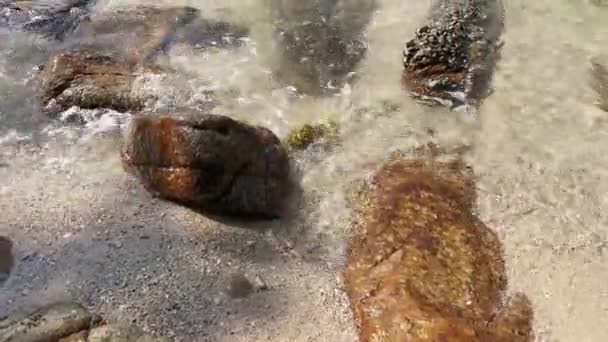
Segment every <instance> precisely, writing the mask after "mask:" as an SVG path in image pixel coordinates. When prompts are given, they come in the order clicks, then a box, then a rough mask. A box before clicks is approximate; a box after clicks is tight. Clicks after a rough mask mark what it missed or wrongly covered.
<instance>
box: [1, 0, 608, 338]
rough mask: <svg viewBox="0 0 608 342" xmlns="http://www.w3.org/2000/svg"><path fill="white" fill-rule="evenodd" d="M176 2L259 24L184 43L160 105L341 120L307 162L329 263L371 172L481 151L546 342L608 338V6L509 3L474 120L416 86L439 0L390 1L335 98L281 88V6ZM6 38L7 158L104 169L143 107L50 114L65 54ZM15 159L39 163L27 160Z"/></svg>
mask: <svg viewBox="0 0 608 342" xmlns="http://www.w3.org/2000/svg"><path fill="white" fill-rule="evenodd" d="M165 2H166V3H171V4H173V5H176V4H184V5H190V6H194V7H198V8H200V9H201V10H202V11H203V14H204V15H207V16H209V17H213V18H216V17H220V18H223V19H227V20H231V21H234V22H238V23H243V24H245V25H247V26H249V27H250V28H251V30H252V34H251V37H250V39H249V40H248V41H247V44H245V45H244V46H242V47H239V48H238V49H234V50H211V51H208V52H205V53H201V52H197V51H193V50H191V49H189V48H187V47H184V46H175V47H174V48H172V50H171V51H170V52H169V56H168V60H169V63H170V64H171V66H172V67H174V68H175V69H177V70H178V71H179V76H178V77H175V76H166V77H158V76H157V77H152V78H150V79H142V80H141V88H142V89H143V91H147V92H154V93H157V94H160V99H159V101H158V102H157V103H154V104H151V107H153V108H155V109H161V110H162V109H163V108H171V106H172V104H174V103H176V102H179V103H182V104H185V105H188V106H194V107H196V106H197V105H198V104H199V103H202V102H204V100H205V97H206V96H207V94H208V92H209V91H218V92H219V93H220V94H222V95H221V99H220V104H219V106H217V107H215V108H214V109H213V110H212V112H213V113H218V114H225V115H230V116H232V117H235V118H238V119H241V120H245V121H248V122H251V123H254V124H259V125H264V126H266V127H269V128H270V129H272V130H273V131H274V132H275V133H276V134H277V135H278V136H279V137H281V138H283V137H285V136H286V134H287V133H288V131H289V130H290V129H291V128H293V127H296V126H297V125H299V124H303V123H311V122H316V121H318V120H326V119H332V120H335V121H337V122H338V123H339V125H340V134H341V144H340V145H339V146H335V147H334V148H333V149H332V150H331V151H314V150H312V151H306V152H303V153H301V154H298V155H297V156H296V158H297V165H298V167H299V168H300V173H301V175H302V180H301V182H302V188H303V189H304V192H305V194H307V196H305V198H306V199H307V201H306V203H305V204H304V207H303V208H302V210H304V211H305V212H306V214H305V215H304V218H305V220H306V221H307V222H305V223H304V224H303V226H305V227H307V229H308V230H310V231H309V233H310V234H311V235H315V236H319V237H320V239H322V240H321V241H320V243H322V244H325V247H326V248H327V249H328V250H330V251H333V252H332V253H329V255H328V256H327V258H328V262H333V263H339V262H340V260H341V258H342V249H343V246H344V241H345V239H346V237H347V236H348V222H349V217H350V210H349V208H348V204H347V203H348V202H347V199H346V194H347V189H348V187H349V186H350V184H351V182H352V181H354V180H356V179H360V178H362V177H366V176H367V175H369V173H370V172H371V171H373V167H374V165H375V164H377V163H378V162H381V161H382V160H383V159H384V158H386V157H387V156H388V155H389V154H390V153H391V152H393V151H397V150H409V149H411V148H414V147H416V146H419V145H420V144H424V143H426V142H427V141H429V139H431V138H432V139H434V140H435V141H437V142H439V143H440V144H442V145H445V146H447V147H458V146H461V145H470V146H471V147H472V148H471V151H470V152H469V153H468V154H467V155H466V158H467V161H468V162H469V163H471V165H472V166H473V168H474V170H475V173H476V175H477V176H478V188H479V200H478V211H479V215H480V216H481V218H482V219H483V220H484V222H486V223H487V225H488V226H489V227H490V228H492V229H495V230H496V231H497V232H498V234H499V236H500V237H501V239H502V241H503V242H504V245H505V254H506V261H507V266H508V270H509V288H510V290H513V291H523V292H525V293H526V294H527V295H528V296H529V297H530V299H531V300H532V302H533V305H534V310H535V330H536V333H537V340H538V341H573V340H578V341H581V342H582V341H604V340H608V330H607V329H606V328H605V327H606V326H608V284H607V283H606V280H607V279H608V214H606V212H608V210H607V209H608V158H607V157H606V156H607V155H608V113H606V112H603V111H601V110H600V109H598V108H597V107H596V106H595V105H594V101H595V100H596V99H595V94H594V93H593V91H592V89H591V88H590V86H589V71H590V66H591V64H590V59H591V58H594V57H598V58H600V60H602V59H601V58H603V61H604V63H605V64H608V25H607V24H606V23H607V22H608V6H606V5H604V6H603V7H600V6H597V5H594V3H593V2H592V1H590V0H589V1H587V0H576V1H572V0H536V1H525V0H510V1H504V6H505V16H506V17H505V20H506V22H505V27H506V28H505V32H504V34H503V40H504V43H505V45H504V47H503V49H502V56H501V59H500V60H499V62H498V66H497V70H496V73H495V75H494V79H493V81H492V87H493V93H492V95H491V96H489V97H488V98H487V99H486V100H485V101H484V103H483V104H482V106H481V107H480V109H479V110H478V112H477V116H476V117H475V118H473V119H471V118H470V117H467V114H465V113H455V112H450V111H448V110H447V109H441V108H428V107H425V106H423V105H421V104H419V103H417V102H415V101H414V100H413V99H411V98H410V97H408V96H407V94H406V93H405V92H404V90H403V89H402V88H401V86H400V83H399V79H400V76H401V70H402V61H401V58H402V48H403V45H404V43H405V41H406V40H408V39H410V38H411V37H412V36H413V34H414V32H415V30H416V29H417V28H418V27H420V26H421V25H422V24H423V23H424V21H425V19H426V15H427V11H428V8H429V4H430V2H429V1H414V0H407V1H403V0H378V7H377V9H376V11H375V13H374V14H373V16H372V19H371V21H370V23H369V25H368V26H367V30H366V39H367V44H368V52H367V54H366V56H365V58H364V60H363V61H362V62H361V63H360V64H359V65H358V66H357V69H356V70H355V72H356V74H357V76H358V79H357V81H356V82H354V83H353V84H352V86H346V87H344V88H343V89H341V90H340V91H339V92H338V93H337V94H336V95H332V96H327V97H312V96H298V95H296V94H295V93H294V91H293V89H292V88H291V87H276V86H274V85H273V84H271V83H270V81H269V80H270V76H269V75H270V70H271V66H272V65H273V63H274V62H275V58H276V56H275V55H274V53H273V51H274V50H273V46H272V39H271V36H270V31H269V27H268V25H267V24H268V22H269V18H268V15H269V13H268V7H267V6H268V2H266V1H253V0H248V1H237V0H234V1H212V0H208V1H203V0H200V1H194V0H192V1H165ZM124 3H145V1H114V0H105V1H99V2H98V5H97V6H98V7H103V6H114V5H118V4H124ZM0 44H1V45H0V163H2V162H3V160H2V158H3V154H2V153H1V152H2V151H1V150H2V149H5V151H9V149H12V148H13V147H14V146H15V145H21V144H25V145H27V144H40V143H42V144H44V145H46V146H47V148H49V149H51V150H52V149H54V148H55V149H58V150H59V151H60V152H57V153H49V154H53V155H61V156H63V158H65V162H67V163H78V164H79V165H80V166H79V169H80V170H82V169H86V167H87V163H89V162H91V161H90V160H91V152H90V149H91V143H92V144H93V145H97V144H99V145H102V144H110V145H111V146H113V144H114V142H110V143H108V141H107V139H102V138H101V137H99V136H104V135H105V134H106V133H113V132H119V131H120V130H121V128H122V127H124V125H125V124H126V123H127V121H128V118H129V115H130V114H129V113H117V112H112V111H82V110H80V109H77V108H73V109H70V110H69V111H68V112H66V113H63V115H62V116H61V117H60V118H59V119H57V120H50V119H48V118H46V117H45V116H44V115H43V114H42V113H41V111H40V106H39V104H38V103H37V101H36V97H35V85H33V84H32V81H31V77H32V72H33V70H34V68H35V67H36V66H37V65H39V64H42V63H44V61H45V60H46V58H47V56H48V54H49V53H50V51H51V50H52V46H51V44H50V43H49V42H47V41H45V40H44V39H42V38H39V37H35V36H33V35H26V34H23V33H16V32H9V31H7V30H5V29H2V28H0ZM74 112H78V113H80V114H82V113H83V112H84V114H85V115H84V116H85V117H87V118H88V119H87V124H86V125H84V126H74V125H69V124H67V123H64V122H63V121H61V118H62V117H63V118H64V119H66V121H69V120H67V118H68V117H69V116H70V115H73V114H74ZM429 130H432V131H434V132H435V134H434V136H433V137H430V136H429V133H428V132H429ZM96 139H99V140H96ZM66 146H68V147H66ZM79 146H83V147H82V149H80V147H79ZM98 148H100V149H102V150H104V151H105V148H104V147H98ZM106 155H107V153H101V154H100V158H101V156H106ZM84 156H86V157H84ZM7 158H8V157H7ZM11 158H16V157H11ZM11 162H14V163H16V164H19V165H23V167H27V165H28V159H27V158H25V159H24V160H23V161H15V160H11ZM39 162H40V161H39V160H36V161H34V162H32V163H39ZM99 162H100V161H99V160H95V162H94V163H92V164H91V165H92V166H91V168H95V167H97V165H98V163H99ZM109 163H115V158H114V159H112V161H111V162H109ZM36 165H37V164H34V165H30V167H33V168H35V167H36ZM96 174H97V173H95V172H93V173H91V174H90V176H88V177H95V175H96ZM58 177H61V175H58ZM74 177H85V176H84V175H82V174H79V175H74ZM51 180H52V178H51ZM0 189H1V188H0ZM0 194H2V192H0ZM290 229H294V230H297V229H300V228H297V227H290ZM0 233H2V232H0Z"/></svg>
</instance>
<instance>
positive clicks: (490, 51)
mask: <svg viewBox="0 0 608 342" xmlns="http://www.w3.org/2000/svg"><path fill="white" fill-rule="evenodd" d="M502 28H503V8H502V2H501V1H500V0H473V1H466V0H441V1H436V2H435V4H434V5H433V6H432V8H431V14H430V22H429V23H428V24H426V25H425V26H423V27H421V28H419V29H418V30H417V32H416V36H415V37H414V38H413V39H411V40H409V41H408V42H407V43H406V44H405V49H404V52H403V65H404V72H403V77H402V82H403V84H404V86H405V87H406V88H407V89H408V91H409V92H410V93H411V94H412V95H413V96H414V97H416V98H418V99H420V100H421V101H423V102H426V103H429V104H441V105H445V106H448V107H451V108H455V107H459V106H462V105H473V106H478V105H479V102H480V101H481V100H482V99H483V98H484V97H485V96H487V94H488V92H489V85H490V80H491V77H492V73H493V70H494V65H495V63H496V60H497V58H498V46H499V39H500V36H501V33H502Z"/></svg>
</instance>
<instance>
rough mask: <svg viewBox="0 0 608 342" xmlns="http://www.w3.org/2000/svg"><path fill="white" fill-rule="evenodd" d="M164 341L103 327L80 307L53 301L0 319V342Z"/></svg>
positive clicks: (121, 328)
mask: <svg viewBox="0 0 608 342" xmlns="http://www.w3.org/2000/svg"><path fill="white" fill-rule="evenodd" d="M80 341H81V342H103V341H112V342H123V341H124V342H127V341H139V342H144V341H149V342H153V341H159V342H160V341H165V340H164V339H161V338H156V337H153V336H149V335H145V334H144V333H143V332H142V331H141V330H139V329H138V328H136V327H132V326H117V325H106V323H105V322H104V321H103V319H102V318H101V317H99V316H97V315H94V314H91V313H90V312H89V311H87V310H86V309H85V308H84V307H82V306H81V305H80V304H77V303H73V302H57V303H52V304H48V305H46V306H43V307H41V308H39V309H38V310H35V311H34V312H31V313H28V314H25V315H23V314H15V315H13V316H11V317H8V318H5V319H2V320H0V342H80Z"/></svg>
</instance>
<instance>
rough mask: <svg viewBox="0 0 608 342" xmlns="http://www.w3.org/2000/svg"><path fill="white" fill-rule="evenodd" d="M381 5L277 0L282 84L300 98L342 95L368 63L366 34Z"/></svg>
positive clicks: (363, 0) (365, 1)
mask: <svg viewBox="0 0 608 342" xmlns="http://www.w3.org/2000/svg"><path fill="white" fill-rule="evenodd" d="M375 3H376V2H375V0H356V1H352V0H348V1H346V0H329V1H320V0H313V1H299V0H273V1H272V2H271V4H272V13H273V20H274V26H275V27H274V29H275V36H276V38H277V41H278V46H279V50H278V54H279V63H278V64H277V67H276V69H275V70H274V76H275V78H276V79H277V80H279V81H281V82H282V83H285V84H287V85H291V86H294V87H295V88H296V89H297V90H298V91H299V92H300V93H304V94H312V95H322V94H327V93H333V92H335V91H336V90H339V89H340V88H341V87H342V86H343V85H344V84H345V83H346V82H348V81H350V80H351V77H352V74H351V73H352V72H354V70H355V68H356V67H357V65H358V64H359V62H360V61H361V60H362V59H363V58H364V57H365V53H366V52H367V46H366V43H365V37H364V31H365V29H366V27H367V24H368V23H369V21H370V19H371V16H372V14H373V11H374V9H375Z"/></svg>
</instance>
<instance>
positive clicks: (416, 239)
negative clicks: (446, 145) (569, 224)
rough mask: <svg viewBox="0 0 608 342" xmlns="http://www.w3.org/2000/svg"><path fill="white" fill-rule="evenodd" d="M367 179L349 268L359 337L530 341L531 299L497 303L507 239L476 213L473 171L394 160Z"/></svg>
mask: <svg viewBox="0 0 608 342" xmlns="http://www.w3.org/2000/svg"><path fill="white" fill-rule="evenodd" d="M371 185H372V186H373V187H374V190H373V191H372V192H371V193H369V194H368V196H367V199H366V200H362V203H363V205H362V208H361V210H360V213H359V215H358V217H357V224H356V228H357V229H360V230H359V231H357V232H356V237H355V239H354V240H353V241H352V243H351V245H350V247H349V256H348V261H347V268H346V271H345V274H344V276H345V285H346V290H347V294H348V296H349V299H350V302H351V306H352V309H353V311H354V314H355V318H356V322H357V325H358V329H359V335H360V338H361V341H362V342H368V341H395V342H401V341H467V342H470V341H505V342H507V341H531V340H532V329H531V320H532V309H531V305H530V303H529V302H528V300H527V299H526V298H525V297H524V296H523V295H518V296H516V297H515V299H514V300H513V301H512V302H511V303H510V304H507V305H504V306H503V305H502V303H501V299H502V296H503V294H504V293H503V292H504V290H505V287H506V276H505V268H504V261H503V259H502V250H501V245H500V242H499V240H498V238H497V236H496V235H495V234H494V233H493V232H492V231H491V230H490V229H488V228H487V227H486V226H484V224H483V223H482V222H480V221H479V220H478V219H477V218H476V217H475V216H474V215H473V214H472V212H471V211H472V204H473V203H474V201H475V185H474V183H473V181H472V177H471V174H470V173H469V172H466V171H465V169H464V168H462V167H461V165H460V164H457V163H447V162H445V163H444V162H437V161H434V160H430V161H429V160H425V159H411V160H407V159H393V160H391V161H389V162H388V163H386V164H385V165H383V166H382V167H381V168H380V170H379V171H378V172H377V173H376V174H375V177H374V179H373V182H372V184H371Z"/></svg>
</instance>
